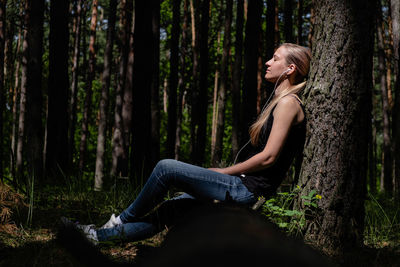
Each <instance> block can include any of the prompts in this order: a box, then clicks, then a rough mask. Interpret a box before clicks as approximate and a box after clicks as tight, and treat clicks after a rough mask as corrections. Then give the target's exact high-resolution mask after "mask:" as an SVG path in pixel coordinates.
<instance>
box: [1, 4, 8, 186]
mask: <svg viewBox="0 0 400 267" xmlns="http://www.w3.org/2000/svg"><path fill="white" fill-rule="evenodd" d="M6 2H7V1H6V0H0V140H3V123H4V120H3V116H4V114H3V113H4V104H5V101H4V98H5V79H4V78H5V75H4V58H5V56H4V50H5V49H4V48H5V47H4V46H5V29H6ZM3 154H4V151H3V146H1V148H0V181H1V183H3V182H4V180H3V172H4V169H3V168H4V164H3V162H4V160H3V159H4V157H3Z"/></svg>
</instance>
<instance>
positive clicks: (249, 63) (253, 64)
mask: <svg viewBox="0 0 400 267" xmlns="http://www.w3.org/2000/svg"><path fill="white" fill-rule="evenodd" d="M262 6H263V5H262V1H260V0H254V1H250V2H249V4H248V16H247V22H246V33H245V36H246V38H245V40H244V64H245V69H244V77H243V78H244V79H243V94H242V95H243V100H242V101H243V102H242V114H243V123H242V127H243V128H242V140H241V144H242V145H243V144H244V143H246V142H247V140H248V139H249V133H248V129H249V127H250V125H251V124H252V123H253V122H254V120H255V119H256V117H257V71H258V54H259V51H258V43H259V38H260V31H261V14H262ZM255 47H256V48H255Z"/></svg>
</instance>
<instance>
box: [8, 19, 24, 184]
mask: <svg viewBox="0 0 400 267" xmlns="http://www.w3.org/2000/svg"><path fill="white" fill-rule="evenodd" d="M21 41H22V25H21V28H20V31H19V33H18V41H17V49H16V51H15V54H16V56H15V60H16V62H17V63H16V65H15V74H14V78H15V81H14V91H13V99H12V101H13V107H12V127H11V129H12V132H11V150H10V154H11V155H10V170H11V176H12V177H13V182H14V185H15V186H16V185H17V176H16V154H17V146H16V145H17V143H16V142H17V140H18V134H17V128H18V120H17V116H18V106H19V105H18V102H19V101H18V100H19V99H20V91H21V90H20V83H19V82H20V79H19V73H20V62H21V60H22V58H21Z"/></svg>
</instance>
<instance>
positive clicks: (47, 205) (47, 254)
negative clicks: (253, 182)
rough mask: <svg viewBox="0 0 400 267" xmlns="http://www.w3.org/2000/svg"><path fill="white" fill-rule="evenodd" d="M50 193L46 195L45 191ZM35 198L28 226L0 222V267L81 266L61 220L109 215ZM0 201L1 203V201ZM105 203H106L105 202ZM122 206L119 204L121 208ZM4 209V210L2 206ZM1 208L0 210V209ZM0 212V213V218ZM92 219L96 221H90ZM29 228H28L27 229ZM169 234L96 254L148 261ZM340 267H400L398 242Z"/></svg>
mask: <svg viewBox="0 0 400 267" xmlns="http://www.w3.org/2000/svg"><path fill="white" fill-rule="evenodd" d="M47 192H49V191H47ZM56 195H58V197H54V195H52V196H46V197H44V196H43V195H42V196H41V197H38V199H37V202H36V203H35V205H34V209H33V212H32V210H31V212H32V217H30V220H29V221H28V222H26V221H22V220H20V222H19V223H15V221H17V220H8V221H7V222H5V221H2V222H1V223H2V224H1V225H0V266H47V267H50V266H83V265H82V263H80V262H79V261H78V260H77V259H76V258H74V257H73V256H72V255H71V254H69V253H68V252H67V250H66V249H65V248H64V247H63V246H62V245H61V244H60V243H59V242H57V238H56V237H57V232H58V230H59V227H60V217H61V216H67V217H69V218H73V219H76V218H80V219H81V220H82V223H87V222H89V221H94V222H95V223H97V224H98V225H101V224H102V223H104V222H105V221H107V219H108V217H109V215H110V213H109V211H108V209H107V208H105V209H104V211H103V210H101V209H98V208H95V207H94V206H92V205H93V204H94V203H93V202H91V198H90V197H87V198H81V199H75V200H67V199H65V198H63V197H60V196H59V194H56ZM0 200H1V199H0ZM105 201H106V199H105ZM121 205H122V204H121ZM3 207H4V206H3ZM0 208H2V207H0ZM2 212H4V209H3V210H0V218H1V216H2ZM27 214H29V209H28V208H27V206H26V205H22V206H20V208H18V209H16V210H14V214H13V216H12V219H14V218H27V217H28V218H29V216H27ZM93 218H97V219H95V220H93ZM28 225H29V226H28ZM167 232H168V230H167V229H166V230H164V231H162V232H161V233H159V234H157V235H156V236H154V237H152V238H149V239H146V240H144V241H140V242H129V243H119V244H112V245H106V246H100V247H99V250H100V251H101V253H102V254H104V255H106V256H107V257H109V258H110V259H112V261H115V262H119V263H130V264H133V265H135V263H137V262H140V261H142V260H144V259H146V257H151V255H152V252H154V251H155V250H157V248H159V247H160V245H161V244H162V242H163V240H164V238H165V236H166V234H167ZM338 265H339V266H371V267H375V266H400V240H392V241H389V242H381V243H379V244H372V245H370V246H365V247H364V248H363V249H359V250H357V251H356V252H351V253H349V255H348V256H347V257H346V259H345V261H344V263H343V262H342V263H341V264H338Z"/></svg>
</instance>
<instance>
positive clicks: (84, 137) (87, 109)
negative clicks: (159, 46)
mask: <svg viewBox="0 0 400 267" xmlns="http://www.w3.org/2000/svg"><path fill="white" fill-rule="evenodd" d="M97 6H98V0H93V3H92V18H91V22H90V38H89V68H88V72H87V78H86V84H85V92H86V97H85V104H84V108H83V116H82V133H81V142H80V145H79V170H80V171H81V172H83V171H84V168H85V165H86V153H87V152H86V150H87V148H86V147H87V141H88V139H89V124H90V117H91V113H92V95H93V89H92V84H93V80H94V78H95V75H96V72H95V68H96V48H95V44H96V26H97Z"/></svg>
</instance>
